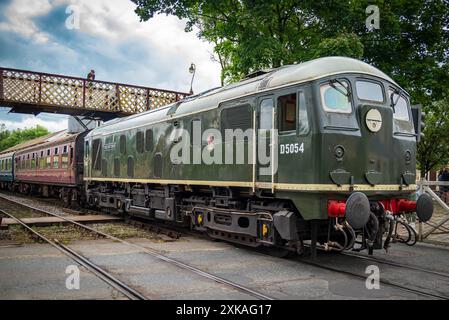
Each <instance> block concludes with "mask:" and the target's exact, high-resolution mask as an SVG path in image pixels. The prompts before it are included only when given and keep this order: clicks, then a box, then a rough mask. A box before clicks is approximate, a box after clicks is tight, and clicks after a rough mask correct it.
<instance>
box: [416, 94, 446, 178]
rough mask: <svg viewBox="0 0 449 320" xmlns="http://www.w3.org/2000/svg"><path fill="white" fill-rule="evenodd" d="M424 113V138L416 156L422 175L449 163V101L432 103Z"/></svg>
mask: <svg viewBox="0 0 449 320" xmlns="http://www.w3.org/2000/svg"><path fill="white" fill-rule="evenodd" d="M426 111H427V113H426V126H425V129H424V135H425V136H424V139H422V140H421V142H420V143H419V144H418V156H417V160H418V162H419V164H420V168H421V170H422V172H423V173H426V172H429V171H430V170H435V169H439V168H438V167H439V166H441V165H447V164H448V163H449V99H447V98H446V99H443V100H440V101H437V102H435V103H433V104H432V105H431V106H430V107H428V108H426Z"/></svg>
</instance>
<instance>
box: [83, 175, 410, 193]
mask: <svg viewBox="0 0 449 320" xmlns="http://www.w3.org/2000/svg"><path fill="white" fill-rule="evenodd" d="M84 181H109V182H124V183H126V182H133V183H158V184H186V185H203V186H214V187H252V186H253V185H254V184H253V182H252V181H210V180H166V179H126V178H88V177H85V178H84ZM256 187H257V188H261V189H271V187H272V184H271V183H269V182H256ZM274 188H275V189H276V190H295V191H350V188H351V186H350V185H349V184H345V185H342V186H337V185H335V184H296V183H275V184H274ZM353 189H354V191H399V190H401V189H400V185H398V184H379V185H375V186H371V185H369V184H355V185H354V186H353ZM402 190H405V191H414V190H416V184H412V185H409V186H403V187H402Z"/></svg>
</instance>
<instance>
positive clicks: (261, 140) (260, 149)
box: [255, 96, 277, 191]
mask: <svg viewBox="0 0 449 320" xmlns="http://www.w3.org/2000/svg"><path fill="white" fill-rule="evenodd" d="M258 106H259V109H258V114H259V116H258V124H257V126H256V128H257V132H256V135H257V141H256V146H257V148H256V151H257V152H256V155H255V156H256V162H255V177H257V178H256V184H257V185H258V186H260V187H262V188H265V189H271V190H272V191H274V178H275V175H276V170H277V143H276V141H277V135H276V134H275V131H276V130H272V129H276V106H275V104H274V101H273V97H272V96H267V97H262V98H260V99H259V104H258Z"/></svg>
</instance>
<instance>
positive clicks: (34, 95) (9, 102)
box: [0, 67, 188, 120]
mask: <svg viewBox="0 0 449 320" xmlns="http://www.w3.org/2000/svg"><path fill="white" fill-rule="evenodd" d="M187 95H188V93H183V92H176V91H170V90H164V89H155V88H149V87H141V86H135V85H128V84H122V83H112V82H106V81H97V80H87V79H83V78H77V77H70V76H63V75H57V74H48V73H42V72H34V71H26V70H19V69H10V68H3V67H0V106H2V107H10V108H12V109H11V110H10V112H15V113H29V114H35V115H36V114H38V113H40V112H49V113H61V114H69V115H73V116H82V117H84V118H100V119H103V120H108V119H111V118H115V117H121V116H127V115H131V114H135V113H140V112H143V111H146V110H150V109H155V108H158V107H161V106H164V105H167V104H170V103H172V102H176V101H178V100H181V99H183V98H184V97H185V96H187Z"/></svg>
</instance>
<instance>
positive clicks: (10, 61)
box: [0, 0, 220, 131]
mask: <svg viewBox="0 0 449 320" xmlns="http://www.w3.org/2000/svg"><path fill="white" fill-rule="evenodd" d="M134 9H135V5H134V3H132V2H131V1H130V0H113V1H111V0H0V66H3V67H9V68H17V69H25V70H32V71H40V72H47V73H57V74H63V75H69V76H76V77H86V75H87V73H88V72H89V71H90V69H94V70H95V75H96V79H97V80H104V81H111V82H121V83H127V84H135V85H141V86H148V87H155V88H163V89H168V90H175V91H182V92H188V91H189V89H190V80H191V76H192V75H191V74H190V73H189V71H188V68H189V66H190V64H191V63H192V62H193V63H195V65H196V74H195V79H194V84H193V89H194V92H196V93H197V92H201V91H203V90H207V89H209V88H213V87H217V86H219V85H220V65H219V63H218V62H215V61H213V59H211V57H212V52H213V47H212V45H211V44H209V43H207V42H205V41H203V40H200V39H198V38H197V35H196V31H195V30H194V31H193V32H189V33H186V32H185V31H184V27H185V21H182V20H179V19H178V18H176V17H173V16H165V15H161V16H156V17H154V18H153V19H151V20H150V21H147V22H140V21H139V17H138V16H137V15H136V14H135V13H134ZM77 18H79V19H77ZM77 22H79V23H77ZM8 111H9V109H8V108H0V123H4V124H5V125H6V128H7V129H16V128H25V127H28V128H29V127H33V126H35V125H36V124H41V125H44V126H45V127H47V128H48V129H49V130H50V131H58V130H61V129H64V128H65V127H66V126H67V116H64V115H54V114H40V115H38V116H33V115H22V114H12V113H8Z"/></svg>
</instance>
